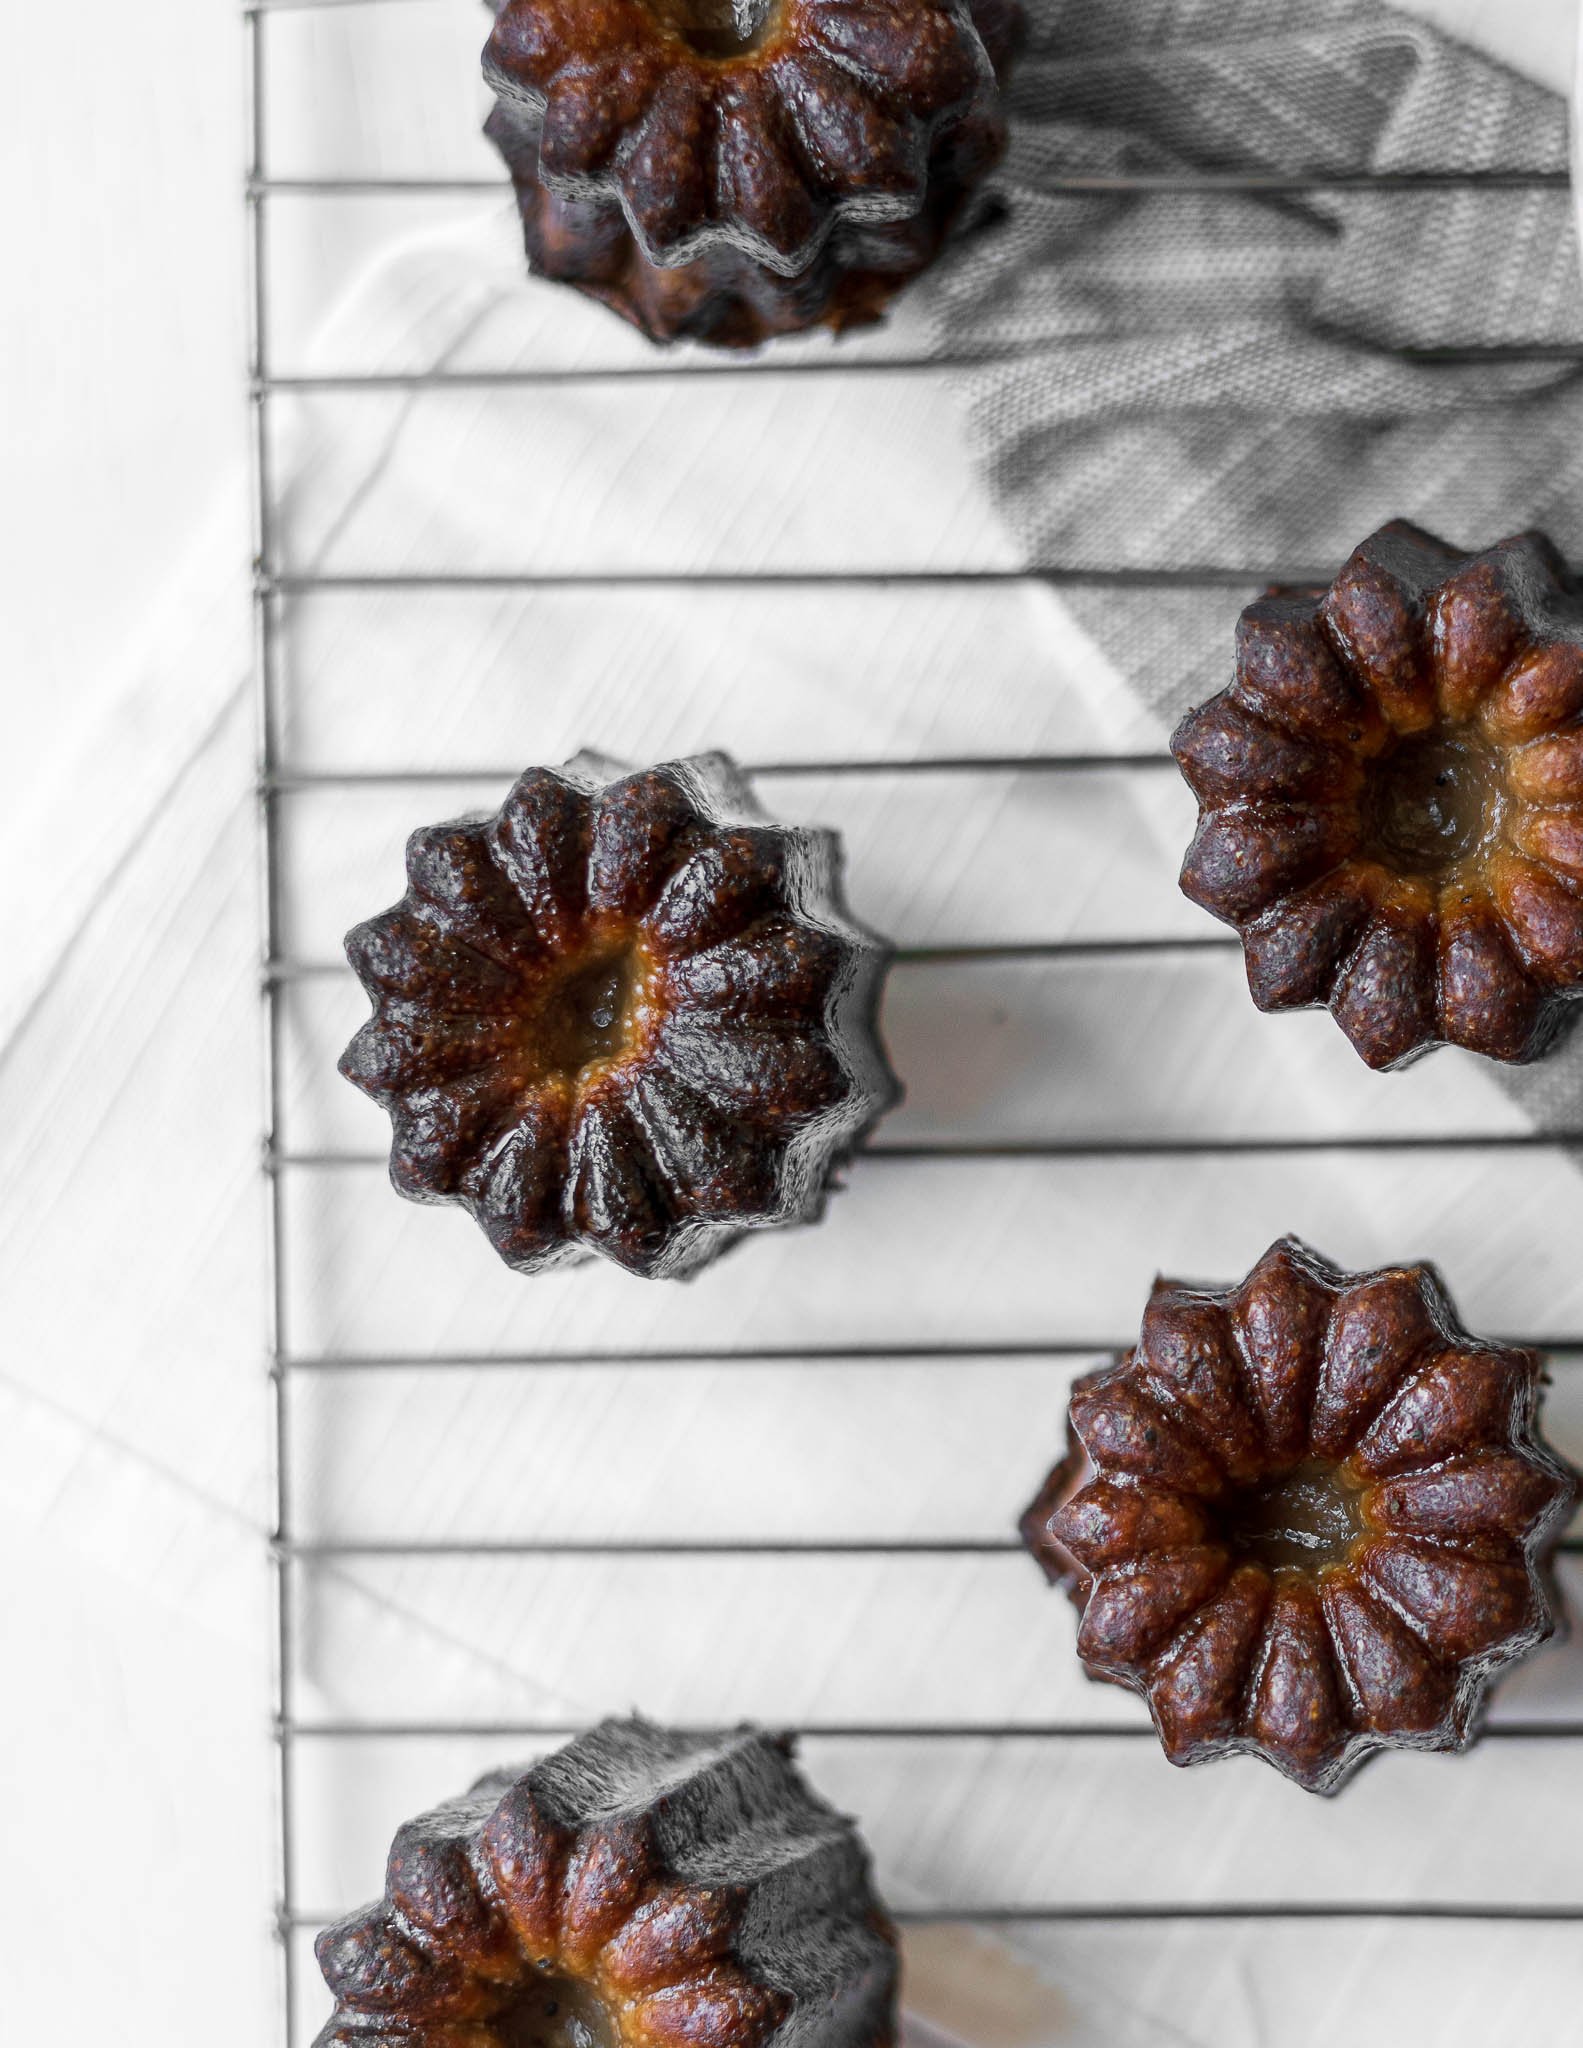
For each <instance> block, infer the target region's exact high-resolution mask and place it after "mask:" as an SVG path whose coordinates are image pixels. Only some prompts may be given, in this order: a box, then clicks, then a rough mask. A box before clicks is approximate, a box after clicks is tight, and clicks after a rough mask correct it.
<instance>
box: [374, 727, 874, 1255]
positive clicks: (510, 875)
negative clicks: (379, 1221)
mask: <svg viewBox="0 0 1583 2048" xmlns="http://www.w3.org/2000/svg"><path fill="white" fill-rule="evenodd" d="M407 878H408V883H409V887H408V890H407V893H406V895H405V896H404V897H403V898H402V899H401V901H400V902H399V903H398V904H396V905H395V907H394V908H393V909H391V910H387V911H385V912H384V913H383V914H382V915H381V916H379V917H375V918H371V919H370V920H369V921H368V923H366V924H362V925H359V926H358V927H357V929H356V930H355V931H353V932H352V933H351V934H350V935H349V936H348V938H347V942H346V948H347V955H348V957H349V959H350V960H351V963H352V965H353V967H354V968H355V970H356V972H357V975H358V977H359V979H360V980H361V981H362V983H363V986H364V987H365V988H366V989H367V991H368V993H369V995H370V996H371V997H372V998H373V1003H374V1014H373V1016H372V1017H371V1018H370V1019H369V1021H368V1022H367V1023H366V1024H365V1025H364V1026H363V1028H362V1030H361V1031H359V1032H358V1034H357V1036H356V1038H354V1039H353V1041H352V1043H351V1045H350V1046H349V1047H348V1048H347V1051H346V1053H345V1055H344V1056H343V1058H342V1061H341V1071H342V1072H343V1073H344V1074H345V1075H346V1076H347V1078H348V1079H349V1080H351V1081H355V1082H356V1083H357V1085H358V1086H359V1087H360V1088H362V1089H363V1090H364V1091H365V1092H366V1093H367V1094H369V1095H371V1096H372V1097H373V1098H374V1100H375V1101H376V1102H378V1103H380V1104H381V1105H382V1106H383V1107H384V1108H385V1109H387V1110H388V1111H389V1113H390V1118H391V1124H392V1145H391V1155H390V1173H391V1179H392V1180H393V1182H394V1183H395V1185H396V1187H397V1188H398V1190H399V1191H400V1192H401V1193H402V1194H405V1195H409V1196H411V1197H412V1198H414V1199H415V1200H417V1201H427V1202H457V1203H460V1204H462V1205H463V1206H464V1207H466V1208H467V1209H468V1210H470V1211H471V1213H472V1214H473V1216H474V1217H475V1218H476V1219H477V1221H478V1222H479V1223H480V1224H481V1225H482V1226H483V1228H484V1230H485V1231H486V1232H487V1233H488V1236H489V1240H490V1242H491V1243H492V1244H493V1245H494V1247H495V1250H496V1251H497V1252H498V1253H499V1254H500V1256H501V1257H502V1258H503V1259H504V1260H505V1261H506V1263H507V1264H508V1265H510V1266H513V1267H515V1268H516V1270H517V1271H518V1272H522V1273H534V1272H538V1271H540V1270H541V1269H543V1268H545V1267H548V1266H552V1265H556V1264H563V1263H566V1262H567V1261H569V1260H572V1259H575V1258H578V1257H582V1256H586V1255H587V1254H589V1253H599V1254H601V1255H603V1256H604V1257H605V1258H608V1259H613V1260H614V1261H615V1262H616V1263H617V1264H618V1265H621V1266H624V1267H626V1268H627V1270H628V1271H630V1272H633V1273H639V1274H643V1275H645V1276H649V1277H660V1276H669V1277H674V1276H677V1275H681V1274H685V1273H689V1272H692V1271H694V1270H695V1269H696V1268H697V1267H698V1266H700V1265H702V1264H703V1263H705V1262H706V1261H707V1260H709V1259H711V1258H713V1257H715V1256H716V1255H717V1254H718V1253H719V1252H720V1251H721V1250H722V1249H723V1248H724V1247H725V1245H726V1244H727V1243H728V1242H730V1241H731V1240H732V1239H733V1238H735V1237H736V1236H738V1235H739V1234H740V1233H741V1232H743V1231H745V1230H750V1229H759V1228H763V1227H766V1226H768V1225H773V1224H783V1223H796V1222H811V1221H813V1220H814V1219H815V1218H816V1217H817V1216H818V1215H819V1214H820V1213H821V1212H822V1210H823V1207H824V1202H825V1197H826V1194H827V1192H828V1190H829V1188H830V1186H831V1182H832V1175H833V1173H834V1170H835V1168H836V1166H837V1165H838V1164H839V1162H840V1161H841V1160H842V1159H844V1158H845V1157H846V1155H847V1154H848V1153H849V1152H850V1151H851V1149H852V1147H853V1146H854V1145H855V1144H856V1143H857V1141H858V1140H859V1139H860V1138H861V1137H862V1136H863V1134H864V1133H865V1132H866V1131H867V1130H868V1128H869V1127H870V1126H871V1125H872V1124H873V1123H874V1122H875V1121H876V1120H877V1118H878V1117H879V1116H880V1115H882V1114H883V1112H884V1111H885V1110H886V1109H888V1108H889V1107H890V1106H891V1104H892V1103H893V1102H894V1101H895V1100H896V1098H897V1096H898V1094H899V1092H900V1091H899V1089H898V1087H897V1084H896V1080H895V1077H894V1076H893V1075H892V1073H891V1071H890V1068H889V1066H888V1064H887V1063H886V1060H885V1055H884V1052H883V1050H882V1049H881V1046H880V1042H879V1036H878V1029H877V1024H876V1014H877V1010H878V1004H879V995H880V986H881V982H882V980H883V976H884V971H885V968H886V965H887V964H888V960H889V949H888V948H887V947H886V946H885V945H884V943H883V942H882V941H880V940H878V939H876V938H875V937H874V936H873V935H872V934H871V933H869V932H866V931H864V930H863V929H862V927H861V926H859V925H857V924H856V923H854V922H853V920H852V919H851V917H850V916H849V915H848V913H847V911H846V908H845V904H844V901H843V899H842V894H841V886H840V852H839V844H838V841H837V839H836V836H835V834H834V833H832V832H824V831H817V830H813V829H810V828H806V827H801V826H790V825H780V824H775V823H772V822H771V821H770V820H769V819H767V818H766V817H765V815H764V813H763V812H762V811H761V810H760V809H759V808H758V805H757V803H756V801H755V799H754V797H753V793H752V791H751V789H750V787H749V786H748V784H747V782H746V781H745V780H744V778H743V777H742V776H741V775H740V774H739V773H738V772H737V770H736V769H735V768H734V767H733V766H732V764H731V763H730V762H729V761H728V760H727V759H726V758H725V756H724V755H721V754H709V755H701V756H698V757H696V758H694V759H692V760H687V761H676V762H671V763H668V764H666V765H664V766H661V767H658V768H650V769H645V770H643V771H641V772H639V773H635V774H627V773H622V772H621V771H620V770H619V769H618V768H617V765H616V764H615V763H614V762H611V761H606V760H604V759H602V758H601V757H599V756H596V755H591V754H584V755H579V756H578V758H577V759H576V760H575V761H571V762H568V763H567V765H566V766H565V767H564V768H561V769H549V768H534V769H530V770H529V771H528V772H527V773H526V774H525V775H524V776H523V777H522V778H521V780H520V781H519V782H518V783H517V785H516V787H515V788H514V789H513V790H512V792H511V794H510V795H509V796H508V797H507V799H506V801H505V803H504V804H503V805H502V806H501V808H500V810H499V812H498V813H497V815H496V816H495V817H493V818H486V819H462V820H459V821H457V822H454V823H451V824H446V825H435V826H431V827H428V828H427V829H425V830H422V831H418V832H415V833H413V835H412V837H411V839H410V840H409V841H408V843H407Z"/></svg>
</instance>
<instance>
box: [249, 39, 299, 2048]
mask: <svg viewBox="0 0 1583 2048" xmlns="http://www.w3.org/2000/svg"><path fill="white" fill-rule="evenodd" d="M246 43H247V63H248V85H249V91H248V117H247V125H248V156H249V164H250V172H251V175H250V178H249V185H248V196H247V211H248V221H247V225H248V233H247V238H246V249H247V260H248V386H249V402H250V405H251V408H252V434H251V443H252V458H253V543H254V549H255V561H254V586H255V591H258V590H261V589H262V588H263V586H264V585H265V584H266V583H267V581H268V579H269V577H270V576H271V574H272V573H273V570H274V565H275V560H276V533H275V492H274V478H273V470H272V448H271V437H270V429H269V415H268V398H269V395H268V378H269V357H268V349H269V222H268V215H267V212H266V209H265V206H264V204H263V200H262V196H261V192H260V189H259V188H260V187H261V184H262V180H263V175H264V169H265V155H264V153H265V149H266V147H267V144H266V130H267V126H268V123H267V104H268V92H267V57H266V50H267V38H266V35H265V31H264V22H263V19H262V16H261V14H259V13H258V12H254V13H251V14H250V15H248V16H247V18H246ZM278 630H279V619H278V615H277V612H276V608H275V607H274V606H272V605H269V604H266V603H263V602H262V601H260V600H258V599H257V598H255V602H254V605H253V633H254V647H253V658H254V674H255V691H256V699H255V702H256V715H257V751H258V802H259V811H260V835H259V839H260V852H261V862H262V883H263V939H264V957H265V958H266V959H270V958H272V957H273V956H274V955H275V953H276V952H278V951H279V949H280V944H281V917H282V913H281V905H282V901H283V891H282V889H281V867H282V862H283V847H282V839H281V821H280V799H279V795H278V792H277V791H276V790H275V789H274V787H273V782H274V776H275V770H276V767H277V764H278V762H279V758H280V728H279V714H278V705H277V695H276V687H275V686H276V659H277V654H278V647H277V635H278ZM272 995H273V991H272V989H271V988H270V985H269V984H268V982H267V979H266V983H265V1006H264V1019H263V1023H264V1044H263V1057H264V1116H265V1149H266V1152H267V1151H268V1150H269V1149H270V1148H272V1147H273V1146H274V1144H275V1143H276V1140H277V1136H278V1133H279V1131H280V1129H281V1123H282V1113H283V1107H284V1102H283V1089H282V1082H281V1075H282V1070H283V1063H284V1061H283V1046H282V1017H281V1010H280V1005H279V1004H278V1003H277V1002H275V1001H274V1000H272ZM266 1189H267V1193H266V1201H267V1205H268V1206H267V1214H268V1229H267V1233H266V1247H265V1260H266V1273H267V1282H266V1290H265V1315H266V1348H267V1355H268V1361H269V1378H270V1383H271V1390H272V1442H271V1451H270V1463H271V1476H272V1485H273V1494H274V1531H273V1536H272V1539H271V1551H272V1557H273V1599H274V1607H275V1640H274V1666H275V1671H274V1683H275V1727H276V1742H275V1796H276V1799H277V1801H278V1802H279V1815H278V1826H277V1829H276V1850H277V1861H276V1886H277V1897H276V1906H275V1931H276V1935H277V1945H278V1958H279V1970H280V1978H279V1982H280V1997H281V2004H282V2038H283V2040H284V2042H285V2048H296V2042H297V2037H298V2029H297V1983H296V1957H295V1944H294V1943H293V1942H292V1941H291V1940H290V1939H289V1932H290V1928H291V1926H292V1924H293V1916H294V1912H295V1899H296V1866H297V1842H296V1781H295V1771H294V1759H293V1751H292V1744H291V1738H290V1733H289V1730H290V1727H291V1723H292V1717H293V1712H294V1706H295V1696H296V1695H295V1684H294V1664H295V1639H294V1634H295V1624H294V1607H293V1594H294V1587H293V1583H292V1572H291V1568H290V1563H289V1560H288V1559H287V1558H286V1557H285V1555H284V1553H283V1552H282V1550H281V1548H280V1546H281V1545H283V1544H286V1543H288V1542H289V1541H290V1540H291V1531H292V1499H291V1456H290V1446H291V1416H290V1405H289V1404H290V1379H289V1376H288V1374H287V1373H286V1372H284V1371H283V1370H282V1369H281V1364H280V1360H281V1357H282V1355H283V1352H284V1347H285V1341H286V1328H287V1323H286V1304H287V1284H286V1270H285V1237H286V1233H285V1227H284V1213H283V1196H282V1190H281V1186H280V1182H279V1179H278V1177H276V1176H273V1175H270V1176H266Z"/></svg>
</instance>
